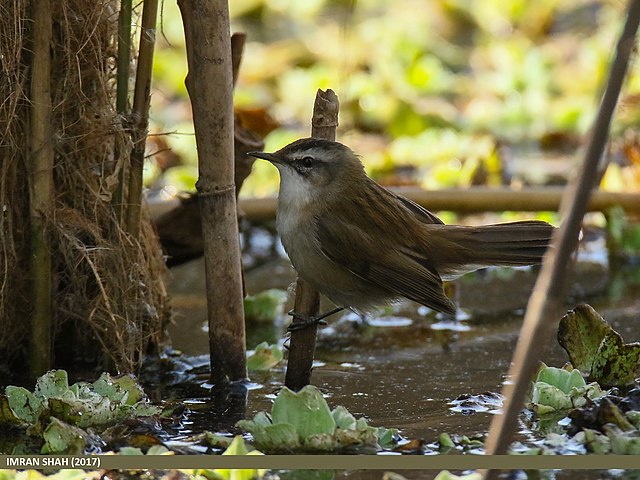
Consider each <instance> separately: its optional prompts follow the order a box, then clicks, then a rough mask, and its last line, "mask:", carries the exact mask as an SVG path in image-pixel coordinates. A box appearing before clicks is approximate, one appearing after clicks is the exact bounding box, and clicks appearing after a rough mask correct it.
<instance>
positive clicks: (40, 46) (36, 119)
mask: <svg viewBox="0 0 640 480" xmlns="http://www.w3.org/2000/svg"><path fill="white" fill-rule="evenodd" d="M33 13H34V18H33V34H34V37H33V57H32V67H31V86H30V94H31V95H30V97H31V98H30V99H31V131H30V137H31V139H30V141H31V152H30V153H31V159H30V162H29V170H30V172H29V199H30V212H31V295H32V301H33V312H32V316H31V346H30V349H31V356H30V357H31V365H30V369H31V375H32V376H33V377H37V376H39V375H42V374H43V373H44V372H46V371H47V370H49V369H50V368H51V362H52V358H51V347H52V346H51V335H52V333H51V317H52V274H51V244H50V243H51V242H50V240H51V238H50V234H49V231H48V228H47V218H48V217H49V216H50V213H51V212H52V211H53V204H54V185H53V153H54V152H53V142H52V127H51V126H52V119H53V110H52V106H51V41H52V31H53V30H52V25H51V18H52V15H51V13H52V12H51V4H50V1H49V0H40V1H38V2H36V3H35V4H34V12H33Z"/></svg>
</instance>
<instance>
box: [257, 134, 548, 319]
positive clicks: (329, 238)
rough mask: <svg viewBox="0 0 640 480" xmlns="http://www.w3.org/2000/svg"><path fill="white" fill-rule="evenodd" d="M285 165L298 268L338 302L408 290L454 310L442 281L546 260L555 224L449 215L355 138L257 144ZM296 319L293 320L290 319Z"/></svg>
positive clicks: (391, 296)
mask: <svg viewBox="0 0 640 480" xmlns="http://www.w3.org/2000/svg"><path fill="white" fill-rule="evenodd" d="M248 155H251V156H253V157H255V158H259V159H263V160H267V161H269V162H271V163H272V164H273V165H275V166H276V167H277V169H278V170H279V173H280V191H279V194H278V206H277V212H276V230H277V231H278V234H279V235H280V238H281V241H282V245H283V246H284V249H285V251H286V253H287V255H288V256H289V259H290V261H291V263H292V264H293V267H294V268H295V270H296V272H297V274H298V276H300V277H301V278H302V279H304V280H305V281H306V282H308V283H309V284H310V285H312V286H313V287H314V288H315V289H316V290H317V291H318V292H320V293H321V294H323V295H324V296H326V297H327V298H329V300H331V301H332V302H333V303H334V304H335V305H336V308H335V309H334V310H332V311H330V312H328V313H326V314H324V315H320V316H316V317H305V316H303V315H298V314H297V313H296V312H290V315H292V316H294V317H299V319H300V320H301V321H300V322H296V323H298V325H301V327H293V328H290V330H292V329H297V328H304V327H306V326H308V325H312V324H317V323H321V321H322V320H323V319H324V318H326V317H327V316H328V315H331V314H333V313H336V312H338V311H340V310H342V309H344V308H347V309H350V310H352V311H355V312H356V313H359V314H363V315H364V314H367V313H370V312H371V311H372V310H374V309H375V308H376V307H377V306H379V305H385V304H389V303H392V302H395V301H398V300H400V299H401V298H403V297H404V298H407V299H409V300H413V301H415V302H417V303H420V304H422V305H424V306H426V307H429V308H431V309H433V310H435V311H438V312H443V313H446V314H450V315H454V314H455V312H456V306H455V304H454V303H453V302H452V301H451V300H450V299H449V298H448V297H447V295H446V294H445V291H444V285H443V281H446V280H452V279H454V278H456V277H458V276H460V275H462V274H464V273H467V272H471V271H474V270H477V269H480V268H484V267H487V266H492V265H496V266H520V265H533V264H537V263H541V261H542V258H543V256H544V253H545V251H546V250H547V248H548V247H549V244H550V241H551V236H552V234H553V231H554V229H555V227H553V226H552V225H550V224H548V223H546V222H543V221H538V220H525V221H517V222H509V223H499V224H492V225H482V226H464V225H446V224H444V222H443V221H442V220H440V218H438V217H437V216H436V215H434V214H433V213H431V212H430V211H429V210H427V209H426V208H424V207H422V206H420V205H418V204H417V203H415V202H413V201H412V200H410V199H408V198H405V197H403V196H401V195H399V194H396V193H394V192H392V191H390V190H387V189H386V188H384V187H382V186H381V185H379V184H378V183H377V182H375V181H374V180H373V179H371V178H370V177H369V176H368V175H367V174H366V172H365V170H364V167H363V164H362V162H361V161H360V158H359V157H358V155H356V153H355V152H354V151H353V150H351V149H350V148H349V147H348V146H346V145H344V144H342V143H339V142H334V141H330V140H324V139H317V138H302V139H299V140H296V141H294V142H293V143H290V144H289V145H286V146H285V147H283V148H281V149H280V150H278V151H276V152H273V153H267V152H250V153H248ZM292 325H295V324H292Z"/></svg>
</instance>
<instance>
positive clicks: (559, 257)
mask: <svg viewBox="0 0 640 480" xmlns="http://www.w3.org/2000/svg"><path fill="white" fill-rule="evenodd" d="M639 22H640V0H631V1H630V3H629V13H628V16H627V21H626V24H625V27H624V30H623V32H622V34H621V36H620V40H619V41H618V45H617V48H616V55H615V59H614V61H613V64H612V66H611V71H610V74H609V80H608V82H607V87H606V90H605V92H604V96H603V98H602V102H601V103H600V108H599V111H598V116H597V118H596V120H595V122H594V126H593V128H592V130H591V139H590V141H589V145H588V147H587V150H586V152H585V156H584V162H583V167H582V169H581V170H580V171H579V174H578V176H577V177H576V179H575V181H573V182H572V183H570V184H569V185H568V186H567V189H566V191H565V194H564V195H563V198H562V204H561V207H560V211H561V214H562V217H563V219H564V220H563V222H562V225H561V226H560V228H559V230H558V231H557V232H556V235H555V236H554V238H553V240H552V248H550V249H549V251H548V252H547V255H546V256H545V259H544V263H543V265H542V270H541V272H540V275H539V277H538V280H537V282H536V285H535V288H534V291H533V294H532V296H531V298H530V300H529V305H528V306H527V312H526V314H525V318H524V323H523V325H522V330H521V333H520V336H519V338H518V343H517V345H516V350H515V352H514V355H513V361H512V367H511V368H510V369H509V377H510V378H512V379H513V382H512V383H509V384H507V385H505V386H504V388H503V394H504V395H505V397H506V400H505V404H504V407H503V413H502V414H501V415H496V416H494V417H493V420H492V422H491V427H490V430H489V436H488V438H487V443H486V452H487V454H489V455H501V454H505V453H506V452H507V448H508V446H509V443H510V441H511V438H512V436H513V433H514V430H515V428H516V427H517V420H518V414H519V413H520V410H521V409H522V404H523V402H524V397H525V395H526V392H527V389H528V387H529V384H530V382H531V378H532V376H533V374H534V372H535V370H536V368H537V366H538V364H539V361H540V358H539V355H540V351H541V350H540V345H546V344H547V342H548V340H549V337H550V334H551V332H552V330H553V327H555V326H556V324H557V319H558V318H560V307H561V304H562V300H563V299H564V291H565V287H566V276H567V270H568V268H567V266H568V264H569V263H570V262H569V258H570V256H571V255H572V253H573V250H574V249H575V247H576V245H577V242H578V235H579V233H580V228H581V225H582V218H583V216H584V212H585V211H586V208H587V203H588V200H589V196H590V194H591V191H592V190H593V188H594V185H596V179H597V171H598V164H599V163H600V159H601V158H602V155H603V152H604V149H605V146H606V143H607V138H608V134H609V128H610V125H611V118H612V117H613V112H614V110H615V107H616V104H617V101H618V97H619V94H620V90H621V88H622V84H623V81H624V77H625V74H626V71H627V66H628V63H629V55H630V53H631V51H632V49H633V45H634V39H635V35H636V31H637V29H638V23H639ZM484 473H485V475H484V476H485V478H496V476H497V471H495V470H489V471H487V472H484Z"/></svg>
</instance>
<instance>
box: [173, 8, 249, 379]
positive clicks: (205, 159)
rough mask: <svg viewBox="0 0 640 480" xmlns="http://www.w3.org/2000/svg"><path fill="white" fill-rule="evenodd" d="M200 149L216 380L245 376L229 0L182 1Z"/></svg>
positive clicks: (188, 83) (189, 86) (188, 81)
mask: <svg viewBox="0 0 640 480" xmlns="http://www.w3.org/2000/svg"><path fill="white" fill-rule="evenodd" d="M178 6H179V7H180V11H181V13H182V19H183V23H184V31H185V40H186V46H187V61H188V65H189V73H188V74H187V78H186V79H185V84H186V86H187V91H188V92H189V96H190V98H191V105H192V107H193V123H194V127H195V133H196V143H197V146H198V169H199V178H198V182H197V183H196V189H197V190H198V194H199V203H200V212H201V218H202V234H203V240H204V257H205V274H206V280H207V287H206V288H207V306H208V317H209V350H210V353H211V382H212V383H213V384H215V385H216V386H217V387H222V386H224V385H225V384H227V383H228V382H229V381H238V380H243V379H245V378H246V376H247V370H246V358H245V355H246V346H245V330H244V308H243V303H242V277H241V274H240V268H241V266H240V246H239V238H238V222H237V214H236V197H235V185H234V178H233V177H234V162H233V79H232V64H231V42H230V35H229V10H228V5H227V2H226V0H208V1H205V0H179V1H178Z"/></svg>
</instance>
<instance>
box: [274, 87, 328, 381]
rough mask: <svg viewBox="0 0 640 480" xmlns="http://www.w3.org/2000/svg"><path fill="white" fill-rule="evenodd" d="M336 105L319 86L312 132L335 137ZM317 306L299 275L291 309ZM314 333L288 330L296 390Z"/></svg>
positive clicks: (307, 366)
mask: <svg viewBox="0 0 640 480" xmlns="http://www.w3.org/2000/svg"><path fill="white" fill-rule="evenodd" d="M339 109H340V103H339V102H338V96H337V95H336V94H335V92H334V91H333V90H331V89H328V90H327V91H322V90H318V92H317V93H316V100H315V103H314V105H313V115H312V117H311V136H312V137H315V138H322V139H325V140H332V141H334V140H335V139H336V128H337V127H338V111H339ZM319 306H320V295H319V294H318V292H317V291H316V290H315V289H314V288H313V287H312V286H311V285H309V284H308V283H307V282H305V281H304V280H302V279H301V278H298V282H297V283H296V299H295V304H294V307H293V309H294V311H295V312H297V313H299V314H301V315H305V316H307V317H310V316H315V315H317V314H318V308H319ZM296 321H299V320H297V319H294V324H295V322H296ZM317 333H318V326H317V325H313V326H310V327H307V328H303V329H301V330H294V331H293V332H291V341H290V343H289V359H288V361H287V373H286V376H285V386H286V387H287V388H289V389H291V390H293V391H298V390H300V389H301V388H302V387H304V386H306V385H309V383H311V370H312V367H313V357H314V354H315V351H316V335H317Z"/></svg>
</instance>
